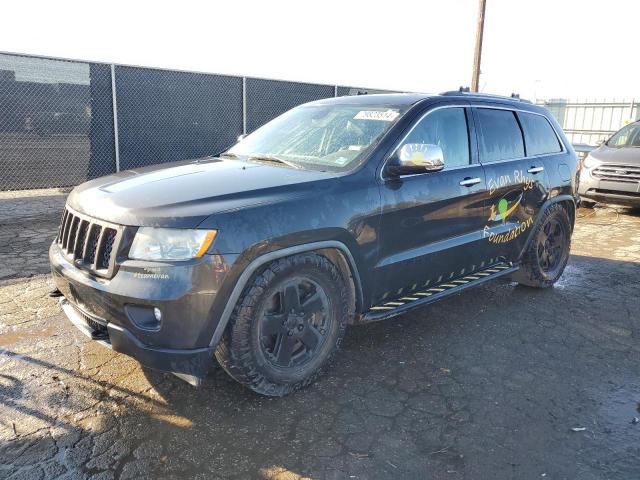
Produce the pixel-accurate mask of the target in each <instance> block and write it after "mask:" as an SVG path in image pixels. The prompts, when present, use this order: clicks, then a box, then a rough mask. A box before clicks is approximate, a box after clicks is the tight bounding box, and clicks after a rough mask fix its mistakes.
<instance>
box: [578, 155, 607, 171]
mask: <svg viewBox="0 0 640 480" xmlns="http://www.w3.org/2000/svg"><path fill="white" fill-rule="evenodd" d="M601 163H602V162H601V161H600V160H598V159H596V158H593V157H592V156H591V154H589V155H587V157H586V158H585V159H584V160H583V161H582V166H584V167H586V168H593V167H597V166H598V165H600V164H601Z"/></svg>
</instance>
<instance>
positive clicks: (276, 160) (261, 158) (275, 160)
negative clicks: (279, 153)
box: [248, 154, 301, 168]
mask: <svg viewBox="0 0 640 480" xmlns="http://www.w3.org/2000/svg"><path fill="white" fill-rule="evenodd" d="M248 160H255V161H258V162H272V163H282V164H283V165H287V166H288V167H291V168H301V167H300V165H298V164H297V163H293V162H290V161H289V160H285V159H283V158H280V157H276V156H274V155H266V154H264V155H263V154H256V155H249V157H248Z"/></svg>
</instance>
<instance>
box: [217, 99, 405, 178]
mask: <svg viewBox="0 0 640 480" xmlns="http://www.w3.org/2000/svg"><path fill="white" fill-rule="evenodd" d="M402 113H404V112H403V110H402V109H401V108H400V107H398V106H397V105H396V106H391V105H384V106H380V105H375V106H367V105H304V106H301V107H297V108H294V109H292V110H289V111H288V112H286V113H284V114H283V115H280V116H279V117H277V118H275V119H274V120H272V121H271V122H269V123H267V124H266V125H264V126H263V127H261V128H259V129H258V130H256V131H255V132H254V133H252V134H251V135H249V136H247V137H245V138H244V139H243V140H241V141H240V142H238V143H237V144H236V145H235V146H234V147H232V148H231V149H229V150H228V151H227V152H225V153H224V154H222V156H231V157H234V156H238V157H244V158H246V159H248V160H253V161H258V162H260V161H264V162H275V163H282V164H286V165H288V166H290V167H294V168H295V167H297V168H309V169H315V170H331V171H344V170H351V169H353V168H355V167H356V166H357V165H358V164H360V163H361V162H362V160H364V158H365V157H366V155H367V153H368V152H369V151H371V149H372V148H373V147H374V146H375V144H376V143H377V142H378V141H379V140H380V139H381V137H382V135H383V134H384V133H385V132H386V131H387V130H388V129H389V128H390V127H391V125H393V124H394V123H395V122H396V121H397V120H398V118H399V117H400V115H401V114H402Z"/></svg>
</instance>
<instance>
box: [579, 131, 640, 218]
mask: <svg viewBox="0 0 640 480" xmlns="http://www.w3.org/2000/svg"><path fill="white" fill-rule="evenodd" d="M578 193H579V194H580V197H581V198H582V206H584V207H593V205H595V203H596V202H604V203H616V204H619V205H627V206H632V207H640V121H637V122H635V123H631V124H629V125H627V126H625V127H623V128H621V129H620V130H618V131H617V132H616V133H615V134H613V136H612V137H611V138H610V139H609V140H607V141H606V142H604V143H602V145H600V146H599V147H598V148H596V149H595V150H593V151H591V152H590V153H589V154H588V155H587V156H586V158H585V159H584V160H583V161H582V167H581V169H580V182H579V185H578Z"/></svg>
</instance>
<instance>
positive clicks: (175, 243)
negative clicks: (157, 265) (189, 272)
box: [129, 227, 218, 260]
mask: <svg viewBox="0 0 640 480" xmlns="http://www.w3.org/2000/svg"><path fill="white" fill-rule="evenodd" d="M217 233H218V232H216V231H215V230H196V229H182V228H154V227H140V228H139V229H138V231H137V233H136V236H135V237H134V239H133V243H132V244H131V249H130V250H129V258H131V259H135V260H190V259H192V258H199V257H202V256H203V255H204V254H205V253H206V251H207V250H208V249H209V247H210V246H211V244H212V243H213V240H214V239H215V238H216V234H217Z"/></svg>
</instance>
